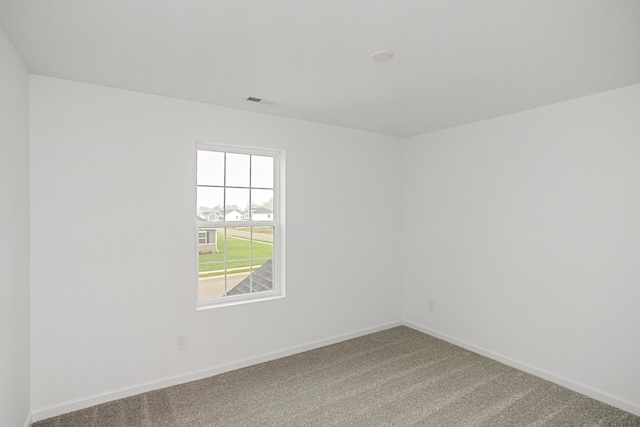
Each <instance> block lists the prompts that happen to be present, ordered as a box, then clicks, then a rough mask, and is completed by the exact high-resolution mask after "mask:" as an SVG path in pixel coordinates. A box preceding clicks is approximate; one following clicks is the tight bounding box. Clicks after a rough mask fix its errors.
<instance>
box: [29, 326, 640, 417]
mask: <svg viewBox="0 0 640 427" xmlns="http://www.w3.org/2000/svg"><path fill="white" fill-rule="evenodd" d="M331 425H333V426H413V425H417V426H438V427H441V426H509V427H514V426H536V427H538V426H640V417H637V416H634V415H632V414H630V413H628V412H625V411H622V410H620V409H616V408H614V407H612V406H609V405H607V404H604V403H601V402H598V401H596V400H593V399H590V398H588V397H585V396H583V395H581V394H578V393H575V392H573V391H570V390H567V389H566V388H563V387H560V386H558V385H556V384H553V383H551V382H548V381H545V380H542V379H540V378H537V377H535V376H532V375H529V374H526V373H524V372H521V371H518V370H516V369H513V368H510V367H508V366H505V365H503V364H501V363H498V362H495V361H493V360H490V359H487V358H486V357H483V356H480V355H478V354H475V353H472V352H470V351H467V350H464V349H461V348H459V347H456V346H454V345H451V344H448V343H446V342H444V341H441V340H439V339H437V338H433V337H431V336H428V335H425V334H422V333H420V332H417V331H415V330H412V329H410V328H407V327H397V328H393V329H389V330H386V331H382V332H378V333H375V334H371V335H367V336H364V337H360V338H356V339H352V340H349V341H345V342H342V343H339V344H334V345H330V346H327V347H323V348H320V349H317V350H313V351H308V352H305V353H301V354H297V355H295V356H290V357H285V358H282V359H278V360H274V361H271V362H267V363H262V364H259V365H255V366H251V367H248V368H244V369H240V370H237V371H233V372H228V373H225V374H221V375H217V376H215V377H211V378H207V379H204V380H200V381H194V382H191V383H187V384H181V385H178V386H174V387H169V388H165V389H162V390H157V391H152V392H149V393H145V394H141V395H138V396H133V397H129V398H126V399H121V400H118V401H114V402H110V403H105V404H103V405H98V406H95V407H92V408H88V409H84V410H81V411H77V412H73V413H70V414H66V415H62V416H59V417H55V418H50V419H47V420H43V421H40V422H37V423H35V424H34V425H33V426H34V427H63V426H64V427H107V426H108V427H137V426H144V427H162V426H172V427H173V426H185V427H186V426H189V427H200V426H201V427H205V426H206V427H209V426H225V427H230V426H243V427H246V426H331Z"/></svg>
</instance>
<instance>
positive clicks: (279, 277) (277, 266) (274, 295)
mask: <svg viewBox="0 0 640 427" xmlns="http://www.w3.org/2000/svg"><path fill="white" fill-rule="evenodd" d="M198 150H206V151H218V152H226V153H234V154H249V155H256V156H268V157H272V158H273V206H274V209H273V218H272V220H271V221H253V220H240V221H226V220H224V218H223V220H222V221H215V222H210V223H211V225H212V226H214V225H215V226H217V227H218V228H223V227H246V226H247V222H251V226H254V227H255V226H258V227H259V226H260V225H264V226H273V227H274V231H273V233H274V234H273V290H271V291H264V292H256V293H252V294H243V295H230V296H223V297H218V298H209V299H199V282H200V281H199V279H200V277H199V273H198V272H199V252H198V247H199V243H198V238H197V236H198V231H199V225H198V223H197V222H196V223H195V233H194V234H193V235H194V237H195V244H194V247H195V255H196V257H195V271H194V272H195V300H196V310H203V309H210V308H218V307H227V306H233V305H239V304H245V303H251V302H258V301H269V300H274V299H280V298H284V297H285V151H284V150H280V149H271V148H260V147H249V146H236V145H225V144H216V143H211V142H203V141H198V142H196V144H195V149H194V163H193V164H194V166H195V167H196V168H197V156H198ZM194 178H195V179H194V181H195V185H194V187H193V188H194V198H195V191H197V188H198V183H197V170H196V176H195V177H194ZM196 205H197V203H196V202H195V201H194V203H193V205H192V206H193V209H194V210H197V206H196ZM195 214H197V212H195ZM200 226H201V224H200Z"/></svg>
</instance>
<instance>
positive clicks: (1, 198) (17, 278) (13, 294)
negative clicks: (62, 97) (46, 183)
mask: <svg viewBox="0 0 640 427" xmlns="http://www.w3.org/2000/svg"><path fill="white" fill-rule="evenodd" d="M0 205H1V207H0V425H2V426H7V427H13V426H23V425H24V424H25V422H26V420H27V418H28V416H29V412H30V402H29V393H30V385H29V382H30V380H29V75H28V73H27V70H26V68H25V67H24V65H23V64H22V61H21V60H20V58H19V57H18V55H17V54H16V52H15V50H14V49H13V46H12V45H11V43H10V42H9V40H8V39H7V37H6V35H5V34H4V32H3V31H2V29H0Z"/></svg>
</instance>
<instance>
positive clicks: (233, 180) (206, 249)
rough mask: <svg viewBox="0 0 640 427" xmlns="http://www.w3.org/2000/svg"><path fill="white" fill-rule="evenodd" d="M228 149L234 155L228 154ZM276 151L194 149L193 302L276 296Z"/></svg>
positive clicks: (278, 255) (277, 190) (277, 183)
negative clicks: (195, 296)
mask: <svg viewBox="0 0 640 427" xmlns="http://www.w3.org/2000/svg"><path fill="white" fill-rule="evenodd" d="M231 150H233V151H231ZM279 160H280V158H279V153H278V152H269V151H265V150H244V149H242V150H240V149H231V148H227V149H223V148H222V147H216V146H202V145H199V146H198V149H197V183H196V187H197V195H196V199H197V203H196V205H197V210H196V228H197V246H198V276H199V277H198V299H199V300H200V301H204V302H209V303H212V302H213V303H216V302H220V301H224V302H228V301H244V300H247V299H260V298H263V297H270V296H277V295H279V294H280V293H281V288H280V283H279V282H278V281H277V280H276V279H279V277H278V275H279V271H278V265H279V264H278V261H279V260H278V257H280V256H281V255H280V254H279V252H280V251H279V247H280V245H279V242H278V239H279V235H280V224H279V222H278V220H279V215H280V212H279V207H278V197H279V182H278V181H279V177H280V174H279V173H278V172H279V164H280V163H279Z"/></svg>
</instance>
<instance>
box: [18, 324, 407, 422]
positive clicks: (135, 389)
mask: <svg viewBox="0 0 640 427" xmlns="http://www.w3.org/2000/svg"><path fill="white" fill-rule="evenodd" d="M401 325H403V322H402V321H400V320H398V321H395V322H390V323H385V324H382V325H378V326H375V327H372V328H366V329H360V330H357V331H354V332H350V333H348V334H343V335H338V336H334V337H331V338H327V339H323V340H318V341H313V342H310V343H307V344H303V345H300V346H295V347H289V348H286V349H284V350H280V351H276V352H272V353H266V354H263V355H260V356H256V357H249V358H246V359H242V360H239V361H236V362H233V363H227V364H224V365H218V366H213V367H211V368H207V369H202V370H199V371H194V372H189V373H186V374H181V375H175V376H172V377H167V378H163V379H160V380H157V381H150V382H147V383H143V384H138V385H134V386H131V387H125V388H121V389H118V390H113V391H110V392H107V393H101V394H97V395H94V396H89V397H86V398H81V399H75V400H71V401H67V402H63V403H60V404H56V405H52V406H47V407H44V408H40V409H36V410H35V411H33V421H34V422H35V421H40V420H44V419H47V418H51V417H55V416H58V415H62V414H66V413H68V412H73V411H78V410H80V409H84V408H88V407H91V406H94V405H99V404H101V403H106V402H111V401H113V400H118V399H122V398H125V397H130V396H135V395H137V394H140V393H146V392H148V391H152V390H158V389H161V388H165V387H171V386H173V385H177V384H183V383H187V382H191V381H197V380H201V379H203V378H208V377H211V376H214V375H218V374H222V373H224V372H229V371H234V370H236V369H240V368H246V367H247V366H251V365H256V364H258V363H263V362H268V361H270V360H275V359H280V358H282V357H286V356H291V355H294V354H298V353H302V352H305V351H309V350H313V349H316V348H319V347H324V346H326V345H331V344H335V343H338V342H341V341H346V340H349V339H352V338H357V337H361V336H363V335H368V334H372V333H374V332H378V331H383V330H385V329H389V328H393V327H395V326H401ZM29 422H30V420H29ZM27 427H28V425H27Z"/></svg>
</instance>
